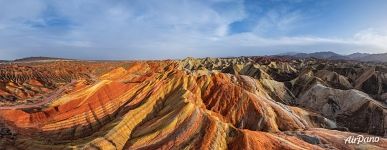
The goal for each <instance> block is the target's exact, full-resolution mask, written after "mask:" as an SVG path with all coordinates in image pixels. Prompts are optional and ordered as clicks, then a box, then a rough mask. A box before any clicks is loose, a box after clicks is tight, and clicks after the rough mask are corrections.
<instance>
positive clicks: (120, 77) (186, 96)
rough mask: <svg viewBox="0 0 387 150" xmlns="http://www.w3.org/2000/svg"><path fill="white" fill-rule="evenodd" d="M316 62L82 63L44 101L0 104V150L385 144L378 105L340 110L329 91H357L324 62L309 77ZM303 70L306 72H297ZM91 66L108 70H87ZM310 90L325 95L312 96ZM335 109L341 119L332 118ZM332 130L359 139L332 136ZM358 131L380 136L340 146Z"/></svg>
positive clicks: (366, 99) (363, 98) (363, 101)
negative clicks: (318, 89)
mask: <svg viewBox="0 0 387 150" xmlns="http://www.w3.org/2000/svg"><path fill="white" fill-rule="evenodd" d="M317 61H318V60H288V59H283V58H258V57H252V58H249V57H241V58H205V59H193V58H188V59H185V60H180V61H177V60H176V61H172V60H170V61H169V60H166V61H144V62H98V63H85V64H87V65H89V66H90V67H89V68H88V69H86V71H84V73H85V75H87V77H80V78H77V77H74V78H72V79H71V80H74V81H75V82H73V83H71V85H69V86H68V87H67V90H66V92H63V93H62V94H59V95H58V96H56V97H54V98H53V99H52V100H50V101H48V102H47V103H46V104H44V105H41V106H34V107H23V108H18V107H17V106H15V107H2V108H3V109H1V110H0V119H1V120H0V121H1V122H0V125H1V126H2V128H4V129H8V130H10V132H12V135H14V136H12V137H9V136H4V138H3V137H2V138H1V142H0V145H1V147H2V148H5V149H12V148H14V149H16V148H17V149H158V148H161V149H356V148H373V149H384V148H387V139H385V138H384V136H385V133H384V128H383V127H380V126H378V128H373V126H374V125H376V124H383V123H384V118H385V115H384V114H385V113H384V112H385V107H384V104H383V103H382V102H380V101H378V100H374V99H373V98H372V97H370V96H368V95H367V94H366V93H363V94H360V96H356V95H355V94H350V95H351V96H352V97H353V99H355V100H356V99H360V100H358V101H359V103H358V105H356V107H350V106H349V103H348V104H347V103H346V101H350V100H351V99H345V98H346V96H345V93H348V92H347V91H346V90H338V89H335V88H337V87H336V86H335V85H344V86H346V88H348V89H352V90H353V91H354V92H355V93H358V92H360V91H357V90H356V89H353V88H354V87H355V80H352V78H349V77H347V76H346V75H345V74H340V73H339V72H335V71H332V70H333V69H331V68H329V64H328V65H327V66H325V67H324V70H327V71H322V72H321V71H320V72H319V71H318V70H316V69H317V68H321V67H322V66H319V65H320V64H321V63H320V62H317ZM66 63H67V65H69V66H71V65H73V64H72V63H75V64H78V63H81V62H66ZM39 65H42V66H44V65H48V66H50V64H47V63H42V64H39ZM87 65H86V66H87ZM305 65H306V66H309V68H308V71H307V70H303V69H301V68H304V67H301V66H305ZM26 66H28V65H26ZM101 66H106V68H108V69H105V70H106V71H95V70H96V68H98V67H101ZM230 66H231V67H230ZM32 67H36V66H35V65H34V66H32ZM107 70H110V71H107ZM38 72H39V71H38ZM80 72H81V71H80ZM325 72H328V73H325ZM304 76H308V77H304ZM353 76H356V77H360V76H361V75H353ZM356 77H355V78H356ZM87 80H91V81H90V82H87ZM309 80H310V81H309ZM300 83H307V84H300ZM336 83H337V84H336ZM300 86H302V87H300ZM19 87H20V86H19ZM60 87H63V86H58V87H55V88H53V89H51V90H52V91H56V90H58V89H60ZM316 87H324V88H322V89H321V91H326V90H328V91H327V92H321V93H319V92H317V93H314V92H313V91H316ZM21 88H23V87H21ZM325 88H327V89H325ZM297 89H298V90H297ZM299 89H302V90H299ZM336 90H337V91H336ZM295 91H299V92H295ZM350 92H351V91H349V93H350ZM324 93H325V94H324ZM43 94H44V93H43ZM331 95H336V96H338V95H343V96H341V99H337V100H336V99H335V102H336V101H339V102H340V103H339V104H337V105H338V109H335V112H332V111H331V110H333V109H331V108H334V107H336V105H332V104H331V103H332V102H330V101H329V100H327V99H329V97H330V96H331ZM31 97H33V96H31ZM313 98H315V99H313ZM311 101H312V102H314V101H317V102H315V103H312V102H311ZM370 103H372V104H374V105H370ZM331 105H332V106H331ZM348 107H349V108H348ZM371 108H373V109H372V110H375V111H376V110H377V112H378V117H379V119H373V123H371V124H364V125H361V126H357V127H358V128H359V129H358V128H355V127H353V126H351V124H345V121H354V120H356V119H359V117H360V118H362V117H361V115H362V114H367V113H365V112H364V111H363V110H369V109H371ZM321 109H322V110H323V111H320V110H321ZM380 110H381V111H380ZM342 112H343V113H342ZM344 112H345V113H348V112H349V113H350V114H351V115H346V116H345V117H342V116H343V115H341V114H345V113H344ZM370 113H371V114H372V113H373V111H372V112H370ZM373 114H375V113H373ZM368 117H370V115H368ZM383 117H384V118H383ZM363 118H364V117H363ZM365 118H367V115H365ZM360 123H361V122H360ZM342 128H348V130H349V131H354V132H361V133H357V134H355V133H350V132H345V131H338V130H337V129H342ZM359 134H361V135H364V136H370V135H368V134H373V135H377V136H380V139H381V140H380V141H379V142H378V143H366V144H361V145H353V144H352V145H351V144H344V138H345V137H346V136H350V135H359ZM311 139H312V140H311Z"/></svg>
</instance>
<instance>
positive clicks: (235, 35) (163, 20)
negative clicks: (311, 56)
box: [0, 0, 387, 60]
mask: <svg viewBox="0 0 387 150" xmlns="http://www.w3.org/2000/svg"><path fill="white" fill-rule="evenodd" d="M0 4H1V5H0V60H1V59H7V60H10V59H17V58H23V57H30V56H48V57H62V58H75V59H110V60H113V59H120V60H127V59H176V58H185V57H228V56H257V55H272V54H279V53H286V52H307V53H311V52H317V51H333V52H336V53H339V54H350V53H354V52H364V53H387V0H63V1H62V0H61V1H59V0H58V1H53V0H0Z"/></svg>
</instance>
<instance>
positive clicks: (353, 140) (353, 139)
mask: <svg viewBox="0 0 387 150" xmlns="http://www.w3.org/2000/svg"><path fill="white" fill-rule="evenodd" d="M379 140H380V138H379V137H377V136H374V137H371V136H369V137H367V136H363V135H358V136H349V137H347V138H346V139H344V142H345V144H361V143H377V142H379Z"/></svg>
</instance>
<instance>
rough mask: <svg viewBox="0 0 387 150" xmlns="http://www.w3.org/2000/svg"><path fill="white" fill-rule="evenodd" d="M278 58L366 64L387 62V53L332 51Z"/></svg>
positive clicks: (289, 54) (295, 54) (292, 54)
mask: <svg viewBox="0 0 387 150" xmlns="http://www.w3.org/2000/svg"><path fill="white" fill-rule="evenodd" d="M277 56H291V57H296V58H318V59H328V60H356V61H365V62H387V53H381V54H368V53H353V54H349V55H340V54H337V53H334V52H331V51H328V52H315V53H292V52H291V53H282V54H279V55H277Z"/></svg>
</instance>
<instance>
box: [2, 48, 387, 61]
mask: <svg viewBox="0 0 387 150" xmlns="http://www.w3.org/2000/svg"><path fill="white" fill-rule="evenodd" d="M274 56H289V57H294V58H317V59H327V60H355V61H363V62H387V53H380V54H369V53H353V54H349V55H340V54H337V53H335V52H331V51H327V52H314V53H297V52H288V53H281V54H278V55H274ZM56 60H74V59H67V58H55V57H41V56H39V57H26V58H21V59H15V60H0V63H6V62H34V61H35V62H36V61H56Z"/></svg>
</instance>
